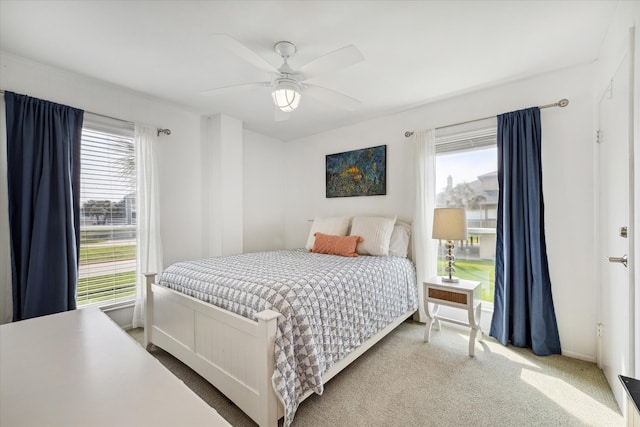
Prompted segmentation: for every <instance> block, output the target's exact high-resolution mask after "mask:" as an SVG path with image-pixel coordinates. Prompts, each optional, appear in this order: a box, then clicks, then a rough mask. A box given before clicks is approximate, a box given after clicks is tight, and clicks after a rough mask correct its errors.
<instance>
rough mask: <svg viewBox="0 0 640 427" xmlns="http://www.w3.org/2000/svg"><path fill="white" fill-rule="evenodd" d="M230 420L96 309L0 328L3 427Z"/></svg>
mask: <svg viewBox="0 0 640 427" xmlns="http://www.w3.org/2000/svg"><path fill="white" fill-rule="evenodd" d="M147 425H149V426H172V427H173V426H229V423H227V422H226V421H225V420H224V419H223V418H222V417H221V416H220V415H219V414H218V413H217V412H216V411H215V410H214V409H213V408H211V407H210V406H209V405H207V404H206V403H205V402H204V401H203V400H202V399H200V397H198V396H197V395H196V394H195V393H194V392H193V391H191V389H189V388H188V387H187V386H186V385H184V383H182V381H180V380H179V379H178V378H177V377H175V376H174V375H173V374H172V373H171V372H169V371H168V370H167V369H166V368H165V367H164V366H162V364H160V362H158V361H157V360H156V359H155V358H154V357H153V356H151V355H150V354H149V353H147V352H146V351H145V350H144V349H143V348H142V347H141V346H140V345H138V344H137V343H136V342H135V341H134V340H133V338H131V337H129V336H128V335H127V334H126V332H124V331H122V330H121V329H120V328H119V327H118V326H117V325H116V324H115V323H114V322H113V321H111V319H109V317H108V316H107V315H106V314H104V313H102V312H101V311H100V310H99V309H97V308H85V309H81V310H74V311H69V312H66V313H59V314H54V315H50V316H43V317H39V318H34V319H29V320H24V321H21V322H15V323H11V324H6V325H2V326H0V426H2V427H10V426H65V427H71V426H147Z"/></svg>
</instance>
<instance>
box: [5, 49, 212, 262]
mask: <svg viewBox="0 0 640 427" xmlns="http://www.w3.org/2000/svg"><path fill="white" fill-rule="evenodd" d="M0 67H1V69H2V80H1V81H0V86H1V87H2V89H4V90H10V91H12V92H16V93H21V94H25V95H29V96H33V97H36V98H41V99H46V100H48V101H53V102H58V103H61V104H66V105H69V106H72V107H76V108H81V109H84V110H87V111H91V112H92V113H98V114H103V115H107V116H111V117H115V118H118V119H122V120H127V121H132V122H141V123H147V124H150V125H153V126H158V127H162V128H169V129H171V135H170V136H165V135H161V136H160V137H159V146H158V150H157V153H158V157H159V162H158V166H159V169H160V174H159V176H160V209H161V211H162V213H161V217H162V218H161V221H162V231H161V232H162V241H163V243H164V262H165V264H166V265H168V264H169V263H172V262H175V261H177V260H182V259H187V258H193V257H199V256H200V254H201V249H202V244H201V237H200V233H199V228H198V227H194V226H193V224H200V222H201V215H202V206H201V201H200V197H199V195H200V187H201V179H200V169H199V167H197V166H196V167H193V163H194V160H193V159H198V158H200V117H199V116H198V115H197V114H194V113H191V112H188V111H186V110H184V109H181V108H177V107H175V106H172V105H170V104H168V103H165V102H163V101H160V100H157V99H153V98H150V97H145V96H143V95H140V94H137V93H134V92H131V91H127V90H126V89H123V88H121V87H116V86H113V85H110V84H108V83H104V82H100V81H97V80H94V79H90V78H87V77H84V76H80V75H77V74H73V73H69V72H67V71H64V70H60V69H57V68H53V67H49V66H45V65H42V64H38V63H35V62H32V61H29V60H26V59H24V58H20V57H17V56H13V55H8V54H4V53H3V54H1V55H0ZM185 189H188V191H185ZM178 242H179V243H178Z"/></svg>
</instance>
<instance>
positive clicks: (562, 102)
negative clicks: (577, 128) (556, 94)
mask: <svg viewBox="0 0 640 427" xmlns="http://www.w3.org/2000/svg"><path fill="white" fill-rule="evenodd" d="M567 105H569V100H568V99H567V98H562V99H561V100H560V101H558V107H566V106H567Z"/></svg>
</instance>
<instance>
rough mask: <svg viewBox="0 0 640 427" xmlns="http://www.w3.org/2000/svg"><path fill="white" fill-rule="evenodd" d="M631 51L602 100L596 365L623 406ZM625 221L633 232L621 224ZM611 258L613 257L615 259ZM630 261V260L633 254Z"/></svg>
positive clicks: (627, 348) (627, 347)
mask: <svg viewBox="0 0 640 427" xmlns="http://www.w3.org/2000/svg"><path fill="white" fill-rule="evenodd" d="M630 66H632V65H631V63H630V61H629V55H627V56H626V58H625V59H624V60H623V61H622V63H621V64H620V67H618V70H617V71H616V74H615V75H614V76H613V77H612V80H611V86H610V87H609V89H608V90H607V91H606V92H605V94H604V95H603V97H602V100H601V101H600V105H599V131H598V156H599V157H598V163H599V179H598V190H599V201H598V206H599V207H598V214H599V217H598V233H599V246H598V247H599V254H600V256H599V261H598V262H599V263H600V265H599V269H600V277H599V282H600V304H601V307H600V315H601V318H600V322H601V327H600V333H601V338H600V339H601V341H600V354H599V356H600V357H599V359H598V365H599V366H600V367H601V368H602V370H603V371H604V374H605V376H606V377H607V380H608V382H609V385H610V386H611V389H612V390H613V392H614V395H615V397H616V400H617V401H618V406H619V407H620V409H621V410H623V408H624V406H623V401H624V399H625V394H624V390H623V389H622V386H621V384H620V381H619V380H618V375H620V374H622V375H629V376H633V374H634V372H633V366H632V364H631V360H632V359H631V352H632V349H633V339H634V338H633V336H632V335H631V331H633V328H632V327H631V325H632V322H633V315H632V314H633V313H632V312H631V310H632V300H631V298H630V296H631V293H630V286H631V285H630V283H632V282H631V281H630V276H629V268H628V267H625V265H624V264H623V263H621V262H617V261H620V260H615V259H609V260H607V259H606V258H609V257H613V258H622V257H623V256H624V255H629V250H630V247H631V246H630V244H629V241H630V237H631V236H630V234H631V230H632V227H631V224H630V223H629V218H630V216H629V203H630V199H631V197H630V194H631V193H630V188H631V186H630V183H629V176H630V175H629V151H628V150H629V121H630V111H629V110H630V108H631V107H630V104H629V97H630V96H631V95H630V93H629V76H630V68H629V67H630ZM623 227H627V228H628V230H629V237H626V238H625V237H623V236H622V235H621V234H624V232H621V229H622V228H623ZM612 261H613V262H612ZM629 262H631V260H630V259H629Z"/></svg>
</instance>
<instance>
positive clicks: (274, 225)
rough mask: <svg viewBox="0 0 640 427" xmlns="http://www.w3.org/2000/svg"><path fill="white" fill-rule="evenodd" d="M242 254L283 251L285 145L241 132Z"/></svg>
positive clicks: (254, 133)
mask: <svg viewBox="0 0 640 427" xmlns="http://www.w3.org/2000/svg"><path fill="white" fill-rule="evenodd" d="M243 145H244V150H243V152H244V161H243V165H242V167H243V169H244V188H243V202H244V207H243V215H244V252H257V251H263V250H270V249H282V248H284V224H285V221H284V201H285V196H284V194H285V183H286V178H285V149H286V144H285V143H284V142H282V141H280V140H279V139H275V138H270V137H267V136H264V135H261V134H259V133H256V132H252V131H249V130H246V129H245V131H244V138H243Z"/></svg>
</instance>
